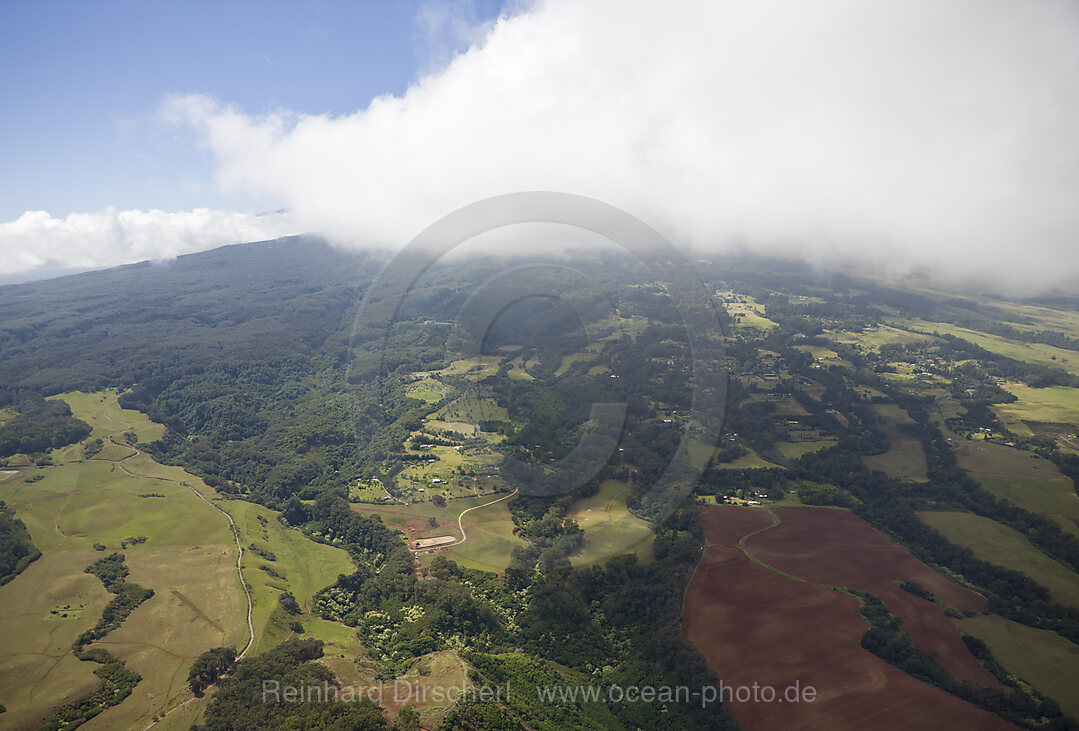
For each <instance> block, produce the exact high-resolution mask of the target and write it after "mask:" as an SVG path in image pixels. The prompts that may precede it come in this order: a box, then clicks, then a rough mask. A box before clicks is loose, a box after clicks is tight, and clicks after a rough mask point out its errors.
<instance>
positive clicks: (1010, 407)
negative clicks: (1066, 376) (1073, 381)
mask: <svg viewBox="0 0 1079 731" xmlns="http://www.w3.org/2000/svg"><path fill="white" fill-rule="evenodd" d="M1077 360H1079V358H1077ZM1005 388H1006V389H1007V390H1008V391H1010V392H1011V393H1013V394H1015V396H1016V397H1017V398H1018V399H1019V400H1018V401H1016V402H1014V403H1010V404H996V405H995V406H994V407H993V408H994V409H995V410H996V412H997V414H999V415H1000V418H1001V420H1002V421H1004V423H1005V424H1007V425H1008V427H1009V428H1012V427H1014V426H1019V425H1023V424H1022V422H1024V421H1041V422H1056V423H1065V424H1075V425H1079V388H1068V387H1067V386H1050V387H1049V388H1030V387H1029V386H1026V385H1024V384H1022V383H1009V384H1008V385H1007V386H1005ZM1076 431H1079V426H1076V428H1075V429H1074V430H1073V431H1072V433H1073V434H1074V433H1075V432H1076Z"/></svg>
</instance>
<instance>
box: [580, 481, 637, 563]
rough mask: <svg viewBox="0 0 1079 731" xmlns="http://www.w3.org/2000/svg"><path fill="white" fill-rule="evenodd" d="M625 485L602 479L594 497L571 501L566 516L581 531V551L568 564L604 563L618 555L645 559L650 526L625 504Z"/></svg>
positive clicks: (626, 491)
mask: <svg viewBox="0 0 1079 731" xmlns="http://www.w3.org/2000/svg"><path fill="white" fill-rule="evenodd" d="M627 493H628V489H627V485H626V483H624V482H619V481H618V480H605V481H604V482H603V483H602V484H601V485H600V489H599V491H598V492H597V493H596V494H595V495H591V496H589V497H586V498H582V499H580V500H577V501H575V502H574V503H573V504H572V505H571V506H570V508H569V510H568V511H567V512H566V517H567V518H571V519H573V520H575V521H577V525H578V526H580V527H581V529H582V530H584V531H585V536H586V538H585V540H586V544H585V549H584V551H582V552H581V553H580V554H578V555H577V556H574V557H573V558H572V559H571V561H572V563H573V565H574V566H589V565H591V564H594V563H604V562H605V561H606V560H607V559H609V558H610V557H611V556H615V555H618V554H620V553H637V554H638V556H642V557H644V556H646V555H647V552H648V550H649V549H650V548H651V545H652V538H653V535H652V524H651V523H649V522H648V521H646V520H642V519H640V518H638V517H637V516H636V515H634V514H633V513H631V512H630V511H629V507H628V505H627V504H626V498H627Z"/></svg>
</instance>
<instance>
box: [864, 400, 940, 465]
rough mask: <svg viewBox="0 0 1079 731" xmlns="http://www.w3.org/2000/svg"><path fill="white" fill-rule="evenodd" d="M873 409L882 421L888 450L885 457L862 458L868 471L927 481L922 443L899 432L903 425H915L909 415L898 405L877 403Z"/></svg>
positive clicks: (882, 455) (883, 455)
mask: <svg viewBox="0 0 1079 731" xmlns="http://www.w3.org/2000/svg"><path fill="white" fill-rule="evenodd" d="M873 409H874V411H876V412H877V415H878V416H880V417H881V420H882V421H883V430H884V434H885V436H886V437H888V444H889V447H888V451H887V452H885V453H884V454H876V455H872V456H867V457H862V462H864V463H865V466H866V467H868V468H869V469H871V470H880V471H881V472H883V473H884V474H886V475H888V476H889V477H892V478H895V479H904V478H907V479H909V478H913V479H919V480H924V479H925V478H926V475H927V473H928V465H927V463H926V461H925V452H924V451H923V450H922V444H921V442H919V441H918V440H917V439H914V438H913V437H911V436H909V435H908V434H906V433H905V432H904V431H902V430H901V429H900V427H901V426H902V425H904V424H912V423H913V421H912V420H911V418H910V416H908V415H907V412H905V411H903V409H901V408H900V407H899V406H897V405H895V404H876V405H874V407H873Z"/></svg>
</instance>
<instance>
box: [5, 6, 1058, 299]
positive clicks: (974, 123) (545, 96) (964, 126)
mask: <svg viewBox="0 0 1079 731" xmlns="http://www.w3.org/2000/svg"><path fill="white" fill-rule="evenodd" d="M436 25H437V24H436ZM424 27H425V28H430V27H434V26H432V24H431V23H427V24H426V25H424ZM452 30H453V33H454V38H455V39H457V40H459V39H460V38H462V37H468V38H473V37H475V38H478V40H476V41H475V42H474V44H473V45H472V46H471V47H470V48H469V49H468V50H467V51H466V52H464V53H461V54H458V55H456V56H455V57H453V58H452V60H451V61H449V63H448V64H447V65H445V67H443V68H441V69H440V70H437V71H436V72H434V73H432V74H429V75H426V76H424V77H423V78H422V79H420V80H418V81H417V82H416V83H415V84H414V85H413V86H412V87H410V88H409V90H408V91H407V92H406V93H405V94H404V95H402V96H384V97H380V98H377V99H375V100H373V101H371V102H370V103H369V104H368V105H367V106H366V107H365V108H363V109H359V110H358V111H356V112H355V113H353V114H350V115H345V116H337V117H331V116H324V115H322V116H319V115H308V114H304V113H302V112H293V111H290V112H281V113H276V114H268V115H254V114H251V113H248V112H246V111H245V110H242V109H239V108H236V107H234V106H230V105H229V104H228V100H215V99H212V98H209V97H206V96H200V95H185V96H172V97H169V98H168V99H166V101H165V102H164V103H163V105H162V116H163V118H164V119H166V120H167V121H169V122H170V123H172V124H178V125H181V126H183V127H185V128H188V129H191V130H194V131H195V133H196V135H197V138H198V139H199V140H201V143H202V144H203V145H205V146H206V147H207V148H208V149H209V150H210V151H211V152H212V154H213V155H214V159H215V160H216V177H217V182H218V183H219V184H220V185H221V187H222V189H224V190H226V191H229V192H238V193H240V194H241V195H250V196H253V197H255V199H262V200H265V199H267V198H268V199H270V200H276V201H278V202H279V205H280V206H282V207H285V208H288V209H289V210H290V211H291V218H290V219H288V220H287V222H286V221H285V220H276V219H257V218H254V217H251V216H244V215H240V214H229V213H221V212H212V211H195V212H190V213H180V214H166V213H161V212H157V211H151V212H145V213H142V212H121V213H116V212H107V213H104V214H95V215H90V216H70V217H68V218H67V219H64V220H62V221H60V220H56V219H51V218H49V217H48V216H47V215H46V214H42V213H28V214H26V215H25V216H23V218H22V219H20V220H19V221H16V222H14V223H11V224H4V225H0V251H6V252H9V253H11V252H13V253H14V260H15V262H16V266H22V267H34V266H40V265H41V262H43V261H44V262H53V261H57V262H64V263H65V264H66V265H68V266H71V265H86V266H101V265H103V264H108V263H115V262H119V261H121V260H127V261H130V260H132V257H142V258H160V257H163V256H171V255H174V254H176V253H180V252H182V251H191V250H194V249H197V248H206V247H207V246H210V245H214V244H219V243H231V242H238V241H244V240H251V239H255V238H267V237H269V236H271V235H275V234H276V232H282V233H285V232H287V233H293V232H298V231H310V232H314V233H320V234H323V235H326V236H328V237H329V238H330V239H331V240H333V241H335V242H337V243H339V244H342V245H345V246H352V247H366V246H386V247H398V246H400V245H402V244H403V243H405V242H406V241H408V240H409V239H410V238H411V237H412V236H413V235H414V234H415V233H417V232H418V231H419V230H421V229H422V228H424V227H425V226H426V225H427V224H429V223H431V222H432V221H434V220H435V219H437V218H438V217H440V216H442V215H444V214H446V213H448V212H450V211H452V210H454V209H455V208H457V207H459V206H461V205H464V204H467V203H470V202H472V201H475V200H477V199H480V198H484V197H487V196H491V195H497V194H501V193H507V192H513V191H520V190H556V191H564V192H571V193H579V194H583V195H588V196H593V197H595V198H598V199H601V200H603V201H606V202H608V203H612V204H614V205H617V206H619V207H622V208H623V209H625V210H627V211H629V212H630V213H633V214H635V215H637V216H639V217H641V218H643V219H645V220H646V221H648V222H649V223H652V224H653V225H654V226H656V227H657V228H658V229H660V230H661V231H662V232H663V233H664V234H666V235H667V236H668V238H670V239H671V240H672V241H674V242H675V243H677V244H679V245H681V246H683V247H687V248H689V247H695V248H697V249H703V250H706V251H717V250H724V251H725V250H731V249H740V248H744V249H748V250H752V251H759V252H763V253H771V254H775V253H778V254H794V255H797V256H803V257H805V258H807V259H809V260H811V261H815V262H819V263H821V264H824V265H834V264H837V263H847V262H851V261H857V262H870V263H876V264H882V265H885V266H887V267H889V268H890V269H892V270H893V271H898V272H902V271H906V270H910V269H924V270H926V271H930V272H932V273H935V274H938V275H940V276H943V277H946V278H952V279H956V278H958V279H973V280H982V281H988V282H991V283H992V284H993V285H994V286H996V287H998V288H1000V289H1005V290H1008V291H1011V292H1013V293H1035V292H1040V291H1044V290H1046V289H1049V288H1052V287H1067V286H1069V284H1071V283H1074V282H1076V281H1079V205H1076V201H1077V200H1079V144H1077V141H1076V130H1079V94H1077V93H1076V91H1077V89H1079V85H1077V84H1079V4H1076V3H1075V2H1073V1H1072V0H950V1H949V2H947V3H941V2H936V0H885V1H883V2H870V3H867V2H863V1H862V0H845V1H835V0H822V1H821V2H813V3H807V2H799V1H798V0H788V1H785V2H775V1H769V0H764V1H762V2H736V1H734V0H717V1H715V2H704V1H702V2H693V3H690V2H673V3H664V4H656V3H643V2H642V3H627V2H623V1H621V0H619V1H614V0H596V1H595V2H587V3H581V2H576V1H575V0H547V1H545V2H539V3H537V4H535V5H531V6H525V9H523V10H521V11H519V12H514V13H512V14H509V15H506V16H504V17H502V18H500V19H499V20H498V21H496V22H494V23H492V24H488V25H486V26H482V27H477V28H474V29H472V32H471V34H470V32H466V31H463V30H462V29H461V28H458V27H456V26H453V27H452ZM451 40H453V39H451ZM432 43H434V41H432ZM346 91H347V90H342V93H346ZM491 240H492V241H493V240H495V239H493V238H492V239H491ZM28 242H33V245H32V246H31V245H30V243H28ZM510 245H516V246H519V247H525V246H534V245H535V237H532V238H518V239H510ZM8 258H9V260H10V259H11V258H12V257H11V256H10V255H9V257H8Z"/></svg>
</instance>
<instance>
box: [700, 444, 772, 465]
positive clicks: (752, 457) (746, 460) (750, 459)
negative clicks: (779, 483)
mask: <svg viewBox="0 0 1079 731" xmlns="http://www.w3.org/2000/svg"><path fill="white" fill-rule="evenodd" d="M743 446H745V445H743ZM746 451H747V452H748V454H745V455H743V456H741V457H739V458H738V459H736V460H734V461H733V462H723V463H720V464H717V465H716V469H718V470H751V469H781V468H782V465H778V464H776V463H774V462H769V461H768V460H766V459H764V458H763V457H761V456H760V455H759V454H757V453H756V452H754V451H753V450H752V449H750V448H749V447H746Z"/></svg>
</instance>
